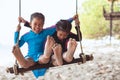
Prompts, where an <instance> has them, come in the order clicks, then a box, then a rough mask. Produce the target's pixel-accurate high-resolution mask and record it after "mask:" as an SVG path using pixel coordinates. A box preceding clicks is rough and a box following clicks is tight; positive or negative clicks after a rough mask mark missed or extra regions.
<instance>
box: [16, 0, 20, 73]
mask: <svg viewBox="0 0 120 80" xmlns="http://www.w3.org/2000/svg"><path fill="white" fill-rule="evenodd" d="M18 12H19V17H21V0H19V11H18ZM19 25H20V21H19ZM19 35H20V32H19V34H18V39H17V43H16V44H17V45H19ZM18 67H19V65H18V63H17V60H15V64H14V68H18ZM14 70H16V69H14ZM16 74H17V72H16Z"/></svg>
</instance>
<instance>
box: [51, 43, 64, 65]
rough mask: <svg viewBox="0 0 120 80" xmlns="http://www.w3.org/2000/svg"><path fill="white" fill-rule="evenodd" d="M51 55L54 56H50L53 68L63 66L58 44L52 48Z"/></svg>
mask: <svg viewBox="0 0 120 80" xmlns="http://www.w3.org/2000/svg"><path fill="white" fill-rule="evenodd" d="M53 53H54V55H53V56H52V59H53V65H55V66H60V65H62V64H63V60H62V47H61V45H60V44H57V43H56V44H55V45H54V46H53Z"/></svg>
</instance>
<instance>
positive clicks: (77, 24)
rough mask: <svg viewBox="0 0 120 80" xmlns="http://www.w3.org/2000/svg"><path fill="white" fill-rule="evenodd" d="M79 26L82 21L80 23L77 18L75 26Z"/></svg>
mask: <svg viewBox="0 0 120 80" xmlns="http://www.w3.org/2000/svg"><path fill="white" fill-rule="evenodd" d="M79 24H80V21H79V19H78V18H76V19H75V25H76V26H79Z"/></svg>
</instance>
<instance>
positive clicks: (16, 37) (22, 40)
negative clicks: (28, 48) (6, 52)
mask: <svg viewBox="0 0 120 80" xmlns="http://www.w3.org/2000/svg"><path fill="white" fill-rule="evenodd" d="M20 30H21V26H20V24H18V26H17V29H16V31H15V34H14V44H17V42H18V40H19V34H20ZM24 43H25V41H24V38H23V37H21V39H20V40H19V44H18V45H19V47H21V46H22V45H23V44H24Z"/></svg>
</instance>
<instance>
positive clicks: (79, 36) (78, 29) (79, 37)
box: [76, 0, 84, 54]
mask: <svg viewBox="0 0 120 80" xmlns="http://www.w3.org/2000/svg"><path fill="white" fill-rule="evenodd" d="M77 14H78V0H76V15H77ZM78 20H79V18H78ZM76 28H77V32H78V39H79V43H80V49H81V53H82V54H84V53H83V48H82V43H81V35H80V34H81V33H80V26H79V24H76Z"/></svg>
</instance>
